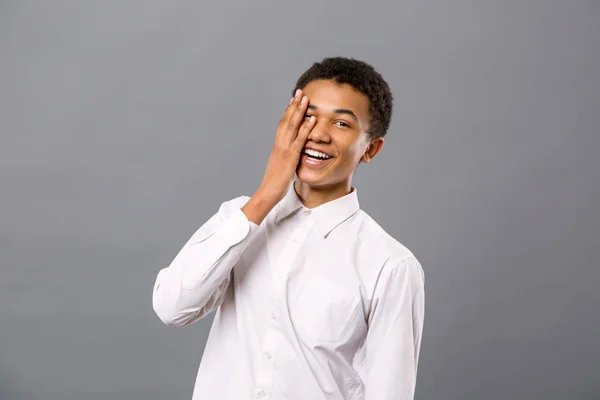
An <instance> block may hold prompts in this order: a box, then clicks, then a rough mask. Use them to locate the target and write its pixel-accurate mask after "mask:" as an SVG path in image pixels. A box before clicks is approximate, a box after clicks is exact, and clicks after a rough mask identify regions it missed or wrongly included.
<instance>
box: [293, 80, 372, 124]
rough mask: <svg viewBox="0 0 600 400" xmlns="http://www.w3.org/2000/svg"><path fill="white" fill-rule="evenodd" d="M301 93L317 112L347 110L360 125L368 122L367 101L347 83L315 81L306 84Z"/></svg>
mask: <svg viewBox="0 0 600 400" xmlns="http://www.w3.org/2000/svg"><path fill="white" fill-rule="evenodd" d="M302 91H303V92H304V94H306V95H307V96H308V100H309V103H310V104H312V105H315V106H317V107H318V108H319V110H323V111H333V110H335V109H349V110H352V111H353V112H354V114H356V116H357V117H358V118H359V120H361V123H364V124H367V122H368V120H369V99H368V98H367V96H365V95H364V94H362V93H361V92H359V91H358V90H356V89H354V88H353V87H352V86H350V85H348V84H347V83H337V82H335V81H332V80H316V81H312V82H310V83H308V84H307V85H306V86H305V87H304V89H302Z"/></svg>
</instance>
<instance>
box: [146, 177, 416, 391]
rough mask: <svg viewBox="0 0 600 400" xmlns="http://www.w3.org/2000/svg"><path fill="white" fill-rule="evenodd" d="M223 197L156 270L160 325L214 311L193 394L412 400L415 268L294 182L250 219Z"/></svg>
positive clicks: (352, 217)
mask: <svg viewBox="0 0 600 400" xmlns="http://www.w3.org/2000/svg"><path fill="white" fill-rule="evenodd" d="M248 200H249V197H246V196H242V197H238V198H236V199H233V200H230V201H227V202H225V203H223V204H222V205H221V207H220V209H219V212H218V213H217V214H215V215H214V216H213V217H212V218H211V219H210V220H209V221H208V222H206V223H205V224H204V225H203V226H202V227H201V228H200V229H199V230H198V231H197V232H196V233H195V234H194V235H193V236H192V237H191V239H190V240H189V241H188V242H187V243H186V244H185V246H184V247H183V249H181V251H180V252H179V253H178V254H177V256H176V257H175V259H174V260H173V261H172V263H171V264H170V265H169V266H168V267H167V268H164V269H162V270H161V271H160V272H159V273H158V276H157V278H156V283H155V285H154V291H153V299H152V300H153V307H154V310H155V312H156V314H157V315H158V316H159V317H160V319H161V320H162V321H163V322H164V323H165V324H167V325H169V326H177V327H182V326H187V325H190V324H192V323H193V322H195V321H198V320H199V319H200V318H203V317H204V316H205V315H207V314H208V313H210V312H211V311H212V310H214V309H217V313H216V315H215V319H214V322H213V325H212V328H211V331H210V334H209V338H208V341H207V343H206V348H205V351H204V355H203V357H202V361H201V363H200V368H199V371H198V376H197V379H196V384H195V388H194V395H193V400H250V399H257V400H267V399H269V400H280V399H288V400H321V399H323V400H325V399H327V400H338V399H339V400H350V399H352V400H388V399H390V400H391V399H394V400H400V399H402V400H404V399H413V396H414V389H415V383H416V375H417V362H418V358H419V348H420V343H421V333H422V329H423V312H424V286H423V285H424V274H423V269H422V268H421V265H420V263H419V262H418V261H417V259H416V258H415V256H414V255H413V254H412V253H411V252H410V251H409V250H408V249H407V248H406V247H405V246H404V245H402V244H401V243H399V242H398V241H396V240H395V239H393V238H392V237H391V236H390V235H389V234H387V233H386V232H385V231H384V230H383V229H382V228H381V227H380V226H379V225H378V224H377V223H376V222H375V221H374V220H373V219H372V218H370V217H369V216H368V215H367V214H366V213H365V212H364V211H362V210H360V208H359V203H358V197H357V191H356V189H355V188H353V191H352V192H351V193H350V194H348V195H346V196H344V197H341V198H339V199H336V200H334V201H331V202H328V203H326V204H323V205H321V206H319V207H316V208H313V209H307V208H306V207H304V205H303V204H302V202H301V201H300V199H299V198H298V196H297V194H296V191H295V190H294V185H291V186H290V189H289V190H288V193H287V194H286V196H285V197H284V199H283V200H282V201H280V202H279V203H278V204H277V206H275V208H273V210H272V211H271V212H270V213H269V215H268V216H267V217H266V218H265V220H264V221H263V222H262V223H261V225H260V226H258V225H256V224H254V223H252V222H250V221H248V219H247V217H246V216H245V214H244V213H243V212H242V211H241V210H240V209H241V207H243V206H244V204H246V202H247V201H248Z"/></svg>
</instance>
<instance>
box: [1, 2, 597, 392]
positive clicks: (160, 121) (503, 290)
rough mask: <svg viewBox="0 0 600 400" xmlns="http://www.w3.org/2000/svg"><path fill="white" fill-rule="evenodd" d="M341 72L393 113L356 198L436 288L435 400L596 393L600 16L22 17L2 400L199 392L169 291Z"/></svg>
mask: <svg viewBox="0 0 600 400" xmlns="http://www.w3.org/2000/svg"><path fill="white" fill-rule="evenodd" d="M332 55H342V56H349V57H355V58H359V59H362V60H365V61H368V62H370V63H372V64H373V65H374V66H375V67H376V69H377V70H378V71H380V72H381V73H382V74H383V76H384V77H385V78H386V79H387V80H388V82H389V83H390V86H391V87H392V90H393V93H394V96H395V103H394V106H395V112H394V115H393V122H392V126H391V129H390V131H389V133H388V136H387V138H386V145H385V147H384V149H383V152H382V153H381V154H380V155H379V156H378V157H377V159H376V160H375V161H374V162H373V163H371V164H369V165H363V166H361V167H360V168H359V170H358V173H357V176H356V178H355V181H354V184H355V186H357V187H358V190H359V198H360V201H361V205H362V208H363V209H364V210H365V211H367V212H368V213H369V214H370V215H371V216H373V217H374V218H375V219H376V220H377V221H378V222H379V223H380V224H381V225H382V226H383V227H384V228H385V229H386V230H387V231H388V232H389V233H391V234H392V235H393V236H395V237H396V238H397V239H398V240H399V241H401V242H402V243H404V244H405V245H406V246H407V247H408V248H409V249H411V250H412V251H413V252H414V253H415V255H416V256H417V258H419V260H420V261H421V263H422V265H423V267H424V270H425V293H426V313H425V326H424V333H423V342H422V347H421V357H420V363H419V373H418V384H417V394H416V398H417V399H419V400H429V399H431V400H437V399H441V400H454V399H456V400H463V399H466V400H470V399H473V400H475V399H477V400H480V399H486V400H496V399H498V400H500V399H503V400H504V399H519V400H520V399H545V400H548V399H561V400H562V399H569V400H571V399H600V344H599V339H600V311H599V309H600V291H599V290H598V285H599V283H600V272H599V269H600V263H599V261H598V249H599V248H600V239H599V238H600V218H599V217H600V211H599V209H600V178H599V177H600V161H599V160H598V152H599V150H600V77H599V71H600V2H599V1H594V0H588V1H585V0H572V1H571V0H570V1H567V0H512V1H499V0H498V1H475V0H473V1H466V0H465V1H462V0H461V1H452V2H447V1H416V0H411V1H396V2H393V1H387V2H383V1H381V2H379V1H378V2H373V1H345V2H318V1H313V0H307V1H302V2H282V1H275V0H271V1H254V2H242V1H237V2H202V1H188V0H176V1H169V2H167V1H158V0H151V1H140V0H138V1H101V2H99V1H96V2H89V1H75V0H73V1H64V0H60V1H59V0H53V1H17V0H14V1H7V0H4V1H1V2H0V128H1V132H0V190H1V198H0V254H1V255H0V257H1V259H0V261H1V265H0V266H1V273H0V399H1V400H30V399H44V400H87V399H89V400H104V399H107V400H108V399H140V400H141V399H143V400H155V399H156V400H158V399H189V398H190V397H191V393H192V388H193V384H194V378H195V375H196V371H197V367H198V363H199V362H200V358H201V355H202V352H203V349H204V345H205V340H206V337H207V333H208V330H209V328H210V325H211V322H212V315H211V316H210V317H209V318H207V319H205V320H203V321H201V322H199V323H197V324H195V325H192V326H191V327H188V328H185V329H175V328H167V327H166V326H163V325H162V323H161V322H160V320H159V319H158V318H157V317H156V316H155V315H154V313H153V311H152V305H151V292H152V285H153V283H154V279H155V277H156V273H157V272H158V270H159V269H160V268H163V267H165V266H167V265H168V264H169V263H170V261H171V260H172V259H173V257H174V256H175V254H176V253H177V252H178V251H179V249H180V248H181V246H183V244H184V243H185V242H186V241H187V239H188V238H189V237H190V235H191V234H192V233H193V232H194V231H195V230H196V229H197V228H198V227H199V226H200V225H202V223H204V221H206V220H207V219H208V218H209V217H210V216H211V215H212V214H213V213H214V212H216V210H217V209H218V207H219V205H220V204H221V202H223V201H225V200H228V199H230V198H233V197H236V196H239V195H241V194H246V195H252V194H253V192H254V190H255V189H256V188H257V187H258V184H259V183H260V180H261V179H262V173H263V171H264V167H265V166H266V161H267V157H268V155H269V152H270V149H271V146H272V142H273V138H274V134H275V130H276V126H277V122H278V120H279V118H280V116H281V113H282V112H283V110H284V109H285V106H286V105H287V102H288V100H289V98H290V95H291V89H292V88H293V85H294V83H295V80H296V79H297V77H298V76H299V75H300V74H301V73H302V72H303V71H304V70H305V69H306V68H308V67H309V66H310V65H311V63H312V62H314V61H317V60H319V59H321V58H323V57H325V56H332Z"/></svg>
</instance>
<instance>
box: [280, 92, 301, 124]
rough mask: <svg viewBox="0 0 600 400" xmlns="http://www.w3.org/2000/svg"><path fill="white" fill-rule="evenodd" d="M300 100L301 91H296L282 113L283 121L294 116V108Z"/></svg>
mask: <svg viewBox="0 0 600 400" xmlns="http://www.w3.org/2000/svg"><path fill="white" fill-rule="evenodd" d="M300 100H302V90H300V89H298V90H296V94H295V95H294V97H292V98H291V100H290V103H289V104H288V106H287V108H286V109H285V112H284V113H283V117H282V119H283V120H289V119H290V117H291V116H292V115H293V114H294V111H295V110H296V107H297V106H298V104H299V103H300Z"/></svg>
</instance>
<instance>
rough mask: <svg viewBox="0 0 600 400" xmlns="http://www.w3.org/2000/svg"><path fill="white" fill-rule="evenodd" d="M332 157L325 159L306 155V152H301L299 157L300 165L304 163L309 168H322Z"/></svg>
mask: <svg viewBox="0 0 600 400" xmlns="http://www.w3.org/2000/svg"><path fill="white" fill-rule="evenodd" d="M331 160H333V158H327V159H318V158H313V157H310V156H308V155H307V154H302V157H301V159H300V161H301V163H302V165H306V166H307V167H309V168H322V167H324V166H326V165H327V164H328V163H330V162H331Z"/></svg>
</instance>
